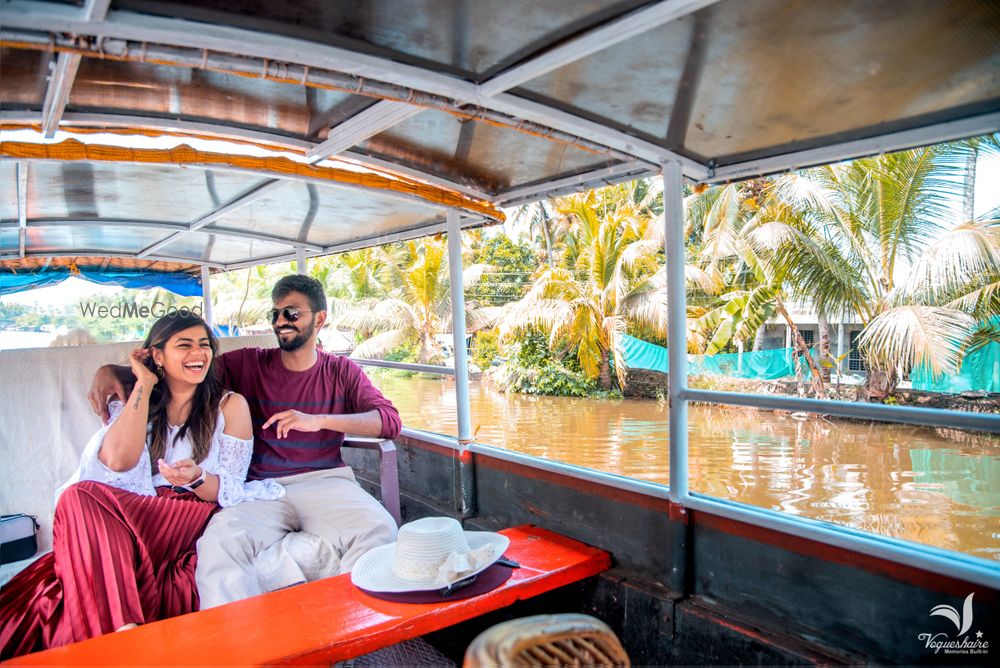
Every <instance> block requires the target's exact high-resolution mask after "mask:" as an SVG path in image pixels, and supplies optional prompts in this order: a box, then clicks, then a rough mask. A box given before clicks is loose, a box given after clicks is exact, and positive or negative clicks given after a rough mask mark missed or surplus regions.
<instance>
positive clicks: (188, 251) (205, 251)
mask: <svg viewBox="0 0 1000 668" xmlns="http://www.w3.org/2000/svg"><path fill="white" fill-rule="evenodd" d="M289 252H290V249H289V248H288V246H284V245H282V244H275V243H270V242H267V241H255V240H251V239H227V238H221V237H217V236H214V235H211V234H205V233H202V232H191V233H189V234H185V235H184V236H182V237H179V238H178V239H177V240H175V241H173V242H171V243H169V244H167V245H166V246H164V247H163V248H161V249H160V250H159V251H157V253H156V254H157V255H160V256H163V257H171V258H176V259H182V260H183V259H190V260H191V261H192V262H204V261H208V262H217V263H220V264H228V263H232V262H243V261H246V260H258V259H260V260H263V259H265V258H270V257H274V256H276V255H281V254H284V253H289Z"/></svg>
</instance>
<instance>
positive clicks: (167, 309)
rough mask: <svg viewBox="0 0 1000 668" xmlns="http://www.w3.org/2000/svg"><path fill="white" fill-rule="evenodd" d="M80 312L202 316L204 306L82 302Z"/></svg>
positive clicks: (116, 315) (106, 315) (88, 315)
mask: <svg viewBox="0 0 1000 668" xmlns="http://www.w3.org/2000/svg"><path fill="white" fill-rule="evenodd" d="M80 313H81V315H83V316H84V317H85V318H95V317H96V318H115V319H118V318H149V317H150V316H152V317H154V318H161V317H163V316H165V315H188V314H190V315H196V316H199V317H200V316H201V314H202V308H201V306H200V305H196V306H174V305H173V304H169V305H168V304H164V303H163V302H153V303H152V304H141V305H140V304H137V303H135V302H119V303H117V304H112V305H110V306H108V305H106V304H94V303H81V304H80Z"/></svg>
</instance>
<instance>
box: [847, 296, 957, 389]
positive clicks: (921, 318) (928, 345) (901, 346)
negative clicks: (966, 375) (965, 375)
mask: <svg viewBox="0 0 1000 668" xmlns="http://www.w3.org/2000/svg"><path fill="white" fill-rule="evenodd" d="M974 324H975V321H974V320H973V319H972V318H971V317H970V316H969V315H967V314H965V313H962V312H961V311H956V310H954V309H946V308H940V307H933V306H915V305H910V306H899V307H896V308H893V309H889V310H888V311H885V312H884V313H881V314H879V315H878V316H877V317H876V318H875V319H874V320H872V321H871V322H870V323H868V326H867V327H865V330H864V331H863V332H862V334H861V337H860V339H859V340H858V347H859V349H860V350H861V352H862V354H863V355H864V356H865V360H866V361H867V362H868V364H869V365H870V366H872V367H873V368H876V369H882V370H883V371H896V372H897V373H899V374H900V375H902V374H903V373H905V372H906V371H908V370H909V369H912V368H913V367H915V366H917V365H918V364H925V365H926V366H927V367H929V368H930V370H931V373H932V374H933V375H934V376H940V375H941V374H944V373H957V371H958V366H959V360H960V355H961V350H962V346H963V344H964V343H965V341H966V339H968V337H969V335H970V333H971V331H972V328H973V325H974Z"/></svg>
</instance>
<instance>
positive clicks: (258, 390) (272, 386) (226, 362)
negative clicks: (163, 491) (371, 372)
mask: <svg viewBox="0 0 1000 668" xmlns="http://www.w3.org/2000/svg"><path fill="white" fill-rule="evenodd" d="M316 355H317V360H316V364H314V365H313V366H312V368H310V369H307V370H306V371H289V370H288V369H286V368H285V366H284V365H283V364H282V363H281V351H280V350H279V349H277V348H270V349H262V348H241V349H239V350H233V351H231V352H228V353H225V354H223V355H220V356H219V357H218V358H216V361H215V363H216V366H217V367H218V373H219V378H220V379H221V380H222V383H223V385H225V386H226V387H227V388H228V389H231V390H235V391H236V392H239V393H240V394H242V395H243V396H244V397H246V400H247V403H248V404H250V414H251V416H252V417H253V436H254V448H253V460H252V461H251V463H250V473H249V476H248V477H249V478H250V479H252V480H257V479H261V478H278V477H281V476H286V475H294V474H296V473H306V472H308V471H317V470H320V469H329V468H336V467H338V466H344V460H343V459H341V456H340V447H341V445H342V444H343V442H344V434H342V433H341V432H339V431H330V430H327V429H322V430H320V431H314V432H305V431H291V432H289V433H288V434H287V436H286V438H280V439H279V438H278V436H277V431H276V430H275V426H274V425H271V426H270V427H268V428H267V429H261V425H263V424H264V423H265V422H266V421H267V420H268V418H270V417H271V416H272V415H274V414H275V413H280V412H281V411H287V410H290V409H294V410H298V411H301V412H303V413H311V414H314V415H315V414H349V413H367V412H368V411H371V410H377V411H378V412H379V414H380V415H381V416H382V433H381V436H382V438H396V437H397V436H399V430H400V429H401V428H402V422H401V421H400V419H399V412H398V411H397V410H396V408H395V406H393V405H392V402H390V401H389V400H388V399H386V398H385V397H384V396H382V393H381V392H379V391H378V388H376V387H375V386H374V385H372V384H371V381H370V380H368V376H366V375H365V373H364V371H362V370H361V367H359V366H358V365H357V364H355V363H354V362H353V361H351V360H350V359H348V358H346V357H341V356H339V355H331V354H330V353H326V352H323V351H321V350H317V351H316Z"/></svg>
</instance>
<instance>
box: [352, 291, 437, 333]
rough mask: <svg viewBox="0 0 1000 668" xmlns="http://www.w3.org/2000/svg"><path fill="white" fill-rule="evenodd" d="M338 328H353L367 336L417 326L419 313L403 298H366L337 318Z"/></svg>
mask: <svg viewBox="0 0 1000 668" xmlns="http://www.w3.org/2000/svg"><path fill="white" fill-rule="evenodd" d="M335 326H336V327H337V329H345V330H353V331H356V332H358V333H359V334H361V335H362V336H366V335H368V334H371V333H374V332H379V331H383V330H394V329H401V328H407V327H412V328H416V327H417V314H416V312H415V311H414V309H413V307H412V306H411V305H410V304H407V303H406V302H404V301H403V300H401V299H383V300H381V301H375V300H365V301H363V302H361V303H360V304H358V305H357V307H355V308H353V309H351V310H350V311H348V312H346V313H343V314H341V315H340V317H339V318H337V320H336V323H335Z"/></svg>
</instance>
